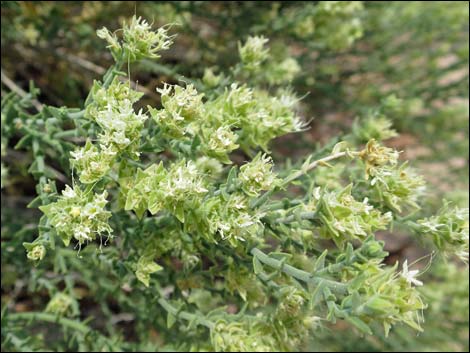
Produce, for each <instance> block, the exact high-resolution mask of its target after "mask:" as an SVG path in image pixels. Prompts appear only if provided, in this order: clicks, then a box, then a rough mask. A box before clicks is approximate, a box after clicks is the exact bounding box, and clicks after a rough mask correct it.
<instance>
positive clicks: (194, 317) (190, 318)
mask: <svg viewBox="0 0 470 353" xmlns="http://www.w3.org/2000/svg"><path fill="white" fill-rule="evenodd" d="M158 304H160V305H161V306H162V307H163V309H165V310H166V311H167V312H168V313H170V314H172V315H173V316H174V317H176V318H182V319H184V320H187V321H194V322H197V323H198V324H200V325H203V326H206V327H207V328H209V329H211V330H212V329H214V327H215V324H214V323H213V322H212V321H209V320H207V319H205V318H204V317H201V316H198V315H196V314H191V313H188V312H187V311H179V310H178V309H177V308H175V307H174V306H173V305H171V304H170V303H169V302H168V301H167V300H166V299H164V298H160V299H158Z"/></svg>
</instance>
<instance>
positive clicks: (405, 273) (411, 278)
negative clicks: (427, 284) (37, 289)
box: [401, 260, 423, 286]
mask: <svg viewBox="0 0 470 353" xmlns="http://www.w3.org/2000/svg"><path fill="white" fill-rule="evenodd" d="M418 274H419V271H418V270H412V271H409V270H408V260H405V262H404V263H403V270H402V273H401V276H402V277H403V278H404V279H406V281H407V282H408V283H410V284H414V285H415V286H422V285H423V282H421V281H420V280H417V279H416V278H415V277H416V276H417V275H418Z"/></svg>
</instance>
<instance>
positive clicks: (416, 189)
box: [369, 163, 425, 212]
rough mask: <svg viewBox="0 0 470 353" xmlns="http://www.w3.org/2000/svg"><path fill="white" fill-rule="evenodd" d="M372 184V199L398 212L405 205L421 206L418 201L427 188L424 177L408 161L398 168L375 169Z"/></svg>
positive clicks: (370, 193) (370, 192)
mask: <svg viewBox="0 0 470 353" xmlns="http://www.w3.org/2000/svg"><path fill="white" fill-rule="evenodd" d="M370 186H371V189H370V191H369V196H370V199H371V200H373V201H374V202H376V203H378V204H381V205H384V206H385V207H387V208H388V209H390V210H392V211H396V212H402V211H403V210H404V208H405V207H411V208H414V209H417V208H419V206H418V205H417V201H418V199H419V197H420V196H421V195H422V194H423V192H424V190H425V182H424V179H423V178H422V177H421V176H419V175H417V174H416V173H415V172H414V171H413V170H412V169H411V168H410V167H409V166H408V165H407V163H403V164H402V165H401V166H400V167H398V168H393V167H392V168H378V169H375V170H374V176H373V178H372V179H371V180H370Z"/></svg>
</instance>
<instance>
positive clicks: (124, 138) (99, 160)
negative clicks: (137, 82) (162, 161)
mask: <svg viewBox="0 0 470 353" xmlns="http://www.w3.org/2000/svg"><path fill="white" fill-rule="evenodd" d="M141 97H142V94H141V93H139V92H135V91H133V90H132V89H130V88H129V86H128V85H127V84H125V83H122V82H120V81H119V80H117V79H115V80H114V81H113V82H112V83H111V85H110V86H109V87H108V88H105V87H102V86H101V85H99V84H98V83H95V85H94V88H93V90H92V99H93V101H92V103H90V104H89V105H88V107H87V109H86V112H85V116H86V117H87V118H88V119H90V120H93V121H95V122H96V123H97V124H98V125H99V127H100V128H101V130H102V133H101V134H100V135H99V136H98V146H99V147H97V146H96V145H93V144H92V143H91V142H90V141H89V140H88V141H87V143H86V144H85V146H84V147H81V148H79V149H77V150H76V151H74V152H72V153H71V156H72V159H71V165H72V166H73V167H75V168H77V170H78V172H79V174H80V181H81V182H82V183H85V184H89V183H93V182H95V181H98V180H100V179H101V178H102V177H103V176H105V175H106V174H107V172H108V171H109V169H111V167H112V165H113V163H114V161H115V160H116V159H117V157H118V156H119V155H121V154H123V153H127V154H128V155H129V156H130V157H131V158H132V159H138V158H139V155H140V152H139V151H138V147H139V142H140V137H141V130H142V128H143V126H144V122H145V120H147V118H148V117H147V115H145V114H143V113H142V111H139V112H138V113H136V112H135V111H134V109H133V107H132V106H133V104H134V103H135V102H137V101H138V100H139V99H140V98H141Z"/></svg>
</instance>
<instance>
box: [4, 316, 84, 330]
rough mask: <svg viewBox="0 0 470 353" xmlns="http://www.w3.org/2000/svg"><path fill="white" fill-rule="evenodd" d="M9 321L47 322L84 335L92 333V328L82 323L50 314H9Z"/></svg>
mask: <svg viewBox="0 0 470 353" xmlns="http://www.w3.org/2000/svg"><path fill="white" fill-rule="evenodd" d="M8 319H10V320H38V321H46V322H50V323H53V324H59V325H62V326H66V327H69V328H71V329H74V330H76V331H78V332H81V333H83V334H84V335H86V334H88V333H89V332H91V331H92V330H91V328H89V327H88V326H86V325H84V324H82V323H81V322H80V321H75V320H70V319H66V318H63V317H59V316H57V315H55V314H50V313H39V312H28V313H14V314H9V315H8Z"/></svg>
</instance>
